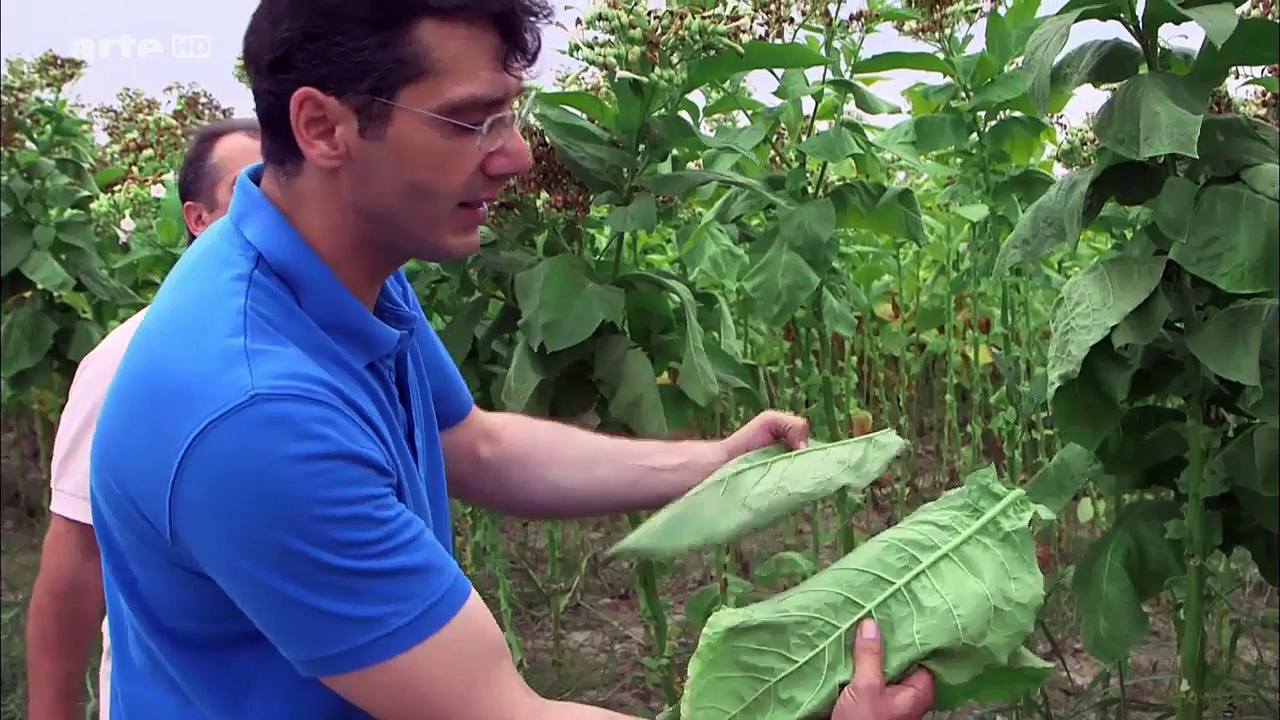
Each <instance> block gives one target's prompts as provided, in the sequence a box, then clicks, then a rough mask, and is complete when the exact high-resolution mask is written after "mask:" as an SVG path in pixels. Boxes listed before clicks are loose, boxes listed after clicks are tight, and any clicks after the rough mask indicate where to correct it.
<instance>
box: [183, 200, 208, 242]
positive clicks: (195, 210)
mask: <svg viewBox="0 0 1280 720" xmlns="http://www.w3.org/2000/svg"><path fill="white" fill-rule="evenodd" d="M206 216H207V213H206V212H205V209H204V206H203V205H201V204H200V203H198V202H196V201H194V200H188V201H186V202H184V203H182V219H183V220H184V221H186V223H187V231H188V232H189V233H191V235H192V236H195V235H199V234H200V233H202V232H204V229H205V228H206V227H208V226H209V221H208V220H206V219H205V218H206Z"/></svg>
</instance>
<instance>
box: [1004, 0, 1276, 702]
mask: <svg viewBox="0 0 1280 720" xmlns="http://www.w3.org/2000/svg"><path fill="white" fill-rule="evenodd" d="M1084 20H1102V21H1107V22H1114V23H1118V24H1119V25H1121V26H1122V27H1123V28H1124V29H1125V30H1126V31H1127V32H1128V34H1129V35H1130V39H1117V40H1100V41H1093V42H1091V43H1087V44H1086V45H1084V46H1081V47H1080V48H1077V49H1076V50H1073V51H1072V52H1071V53H1068V54H1067V55H1066V56H1064V57H1063V58H1061V59H1057V55H1058V53H1059V52H1060V51H1061V50H1062V48H1063V46H1064V43H1065V42H1066V39H1067V34H1068V32H1069V31H1070V29H1071V27H1072V25H1073V24H1075V23H1076V22H1080V21H1084ZM1188 20H1189V21H1193V22H1195V23H1197V24H1198V25H1200V27H1201V28H1202V29H1203V30H1204V32H1205V41H1204V44H1203V45H1202V46H1201V47H1200V49H1199V52H1197V53H1194V54H1192V53H1187V52H1184V51H1176V50H1170V49H1168V48H1166V47H1163V46H1162V45H1161V43H1160V42H1159V41H1158V39H1157V38H1158V32H1159V30H1160V28H1161V26H1163V25H1166V24H1168V23H1178V22H1185V21H1188ZM1277 37H1280V25H1277V23H1276V21H1275V20H1274V19H1270V18H1265V17H1244V18H1241V17H1239V16H1238V15H1237V13H1236V9H1235V7H1234V6H1233V4H1232V3H1230V2H1202V1H1201V2H1198V1H1196V0H1188V1H1187V2H1183V3H1176V2H1173V1H1172V0H1151V1H1150V2H1148V3H1147V4H1146V6H1145V8H1144V9H1143V10H1142V12H1141V13H1140V12H1139V11H1138V10H1137V8H1136V6H1135V5H1134V3H1132V2H1126V1H1125V0H1105V1H1101V2H1099V1H1091V2H1086V1H1083V0H1073V1H1072V2H1069V3H1068V4H1067V5H1066V6H1065V7H1064V8H1063V9H1062V10H1061V11H1059V12H1058V13H1057V14H1056V15H1054V16H1052V17H1050V18H1048V19H1046V20H1045V21H1044V22H1043V24H1041V25H1040V26H1039V27H1038V28H1037V30H1036V32H1035V33H1034V34H1033V35H1032V37H1031V39H1030V41H1029V42H1028V46H1029V48H1030V49H1029V51H1028V58H1027V68H1028V72H1029V73H1030V74H1031V88H1032V92H1033V95H1034V96H1035V98H1036V100H1037V102H1039V103H1040V104H1041V105H1042V106H1043V105H1044V103H1045V102H1046V88H1048V87H1049V85H1050V83H1051V80H1052V78H1054V77H1056V76H1059V75H1064V74H1070V75H1072V76H1074V77H1077V78H1079V79H1080V80H1081V81H1083V82H1091V83H1095V84H1097V83H1119V86H1118V87H1116V89H1115V90H1114V91H1113V92H1112V93H1111V95H1110V98H1109V99H1108V100H1107V102H1106V103H1105V104H1104V105H1103V106H1102V108H1101V109H1100V110H1099V111H1098V113H1097V116H1096V118H1095V119H1094V124H1093V132H1094V135H1095V136H1096V139H1097V149H1096V155H1095V159H1094V162H1093V164H1092V165H1089V166H1087V167H1082V168H1079V169H1077V170H1074V171H1072V172H1070V173H1069V174H1067V175H1066V176H1065V177H1063V178H1062V179H1060V180H1059V181H1058V182H1057V183H1055V184H1054V186H1053V187H1051V188H1050V189H1049V190H1048V192H1046V193H1045V195H1044V196H1043V197H1042V198H1041V199H1040V200H1039V201H1037V202H1036V203H1035V204H1034V205H1032V206H1031V207H1030V208H1028V210H1027V213H1026V215H1025V216H1024V217H1023V218H1022V220H1021V222H1020V223H1019V225H1018V227H1017V229H1015V230H1014V232H1013V234H1012V235H1011V236H1010V238H1009V239H1008V241H1007V242H1006V244H1005V245H1004V247H1003V248H1002V249H1001V259H1000V266H1001V267H1002V268H1003V269H1009V268H1012V267H1013V266H1014V265H1015V264H1016V263H1019V262H1030V263H1042V262H1044V256H1045V255H1046V253H1048V252H1049V251H1050V250H1051V249H1054V248H1056V247H1058V246H1061V245H1072V244H1074V243H1075V242H1076V241H1077V239H1078V238H1079V236H1080V233H1081V231H1082V230H1083V229H1084V228H1086V227H1088V226H1089V225H1091V224H1093V223H1094V222H1095V221H1096V220H1097V218H1098V217H1099V216H1100V213H1102V212H1103V210H1104V207H1106V206H1107V205H1108V204H1110V203H1114V204H1115V205H1118V206H1120V207H1122V208H1124V209H1125V212H1126V214H1129V215H1131V216H1132V217H1133V220H1134V221H1135V222H1134V224H1133V225H1132V228H1133V229H1132V230H1130V231H1128V232H1125V233H1124V234H1123V236H1122V237H1121V239H1120V240H1119V241H1118V242H1117V243H1116V244H1115V245H1114V247H1113V248H1112V250H1111V252H1110V253H1108V255H1107V256H1105V257H1104V258H1102V259H1101V260H1099V261H1098V262H1096V263H1094V264H1092V265H1090V266H1089V267H1087V268H1086V269H1084V271H1083V272H1081V273H1079V274H1078V275H1076V276H1074V277H1072V278H1071V279H1070V280H1069V281H1068V282H1067V283H1066V284H1065V285H1064V286H1063V288H1062V290H1061V292H1060V294H1059V296H1058V299H1057V301H1056V302H1055V304H1054V308H1053V315H1052V319H1051V325H1052V330H1053V339H1052V342H1051V346H1050V350H1049V364H1048V367H1047V374H1048V383H1047V399H1048V403H1049V405H1050V407H1051V409H1052V414H1053V420H1054V424H1055V427H1056V428H1057V431H1058V433H1059V435H1060V436H1061V437H1062V439H1063V440H1064V441H1066V442H1069V443H1072V444H1074V445H1075V446H1077V447H1078V448H1080V449H1082V450H1083V451H1084V452H1085V453H1087V455H1086V454H1080V455H1078V456H1077V457H1079V458H1080V459H1081V462H1080V466H1079V467H1078V472H1080V473H1082V474H1088V475H1089V476H1090V477H1091V479H1092V481H1093V485H1094V486H1095V487H1096V488H1097V489H1098V490H1099V491H1100V492H1101V493H1102V494H1103V495H1104V496H1105V498H1106V499H1107V502H1108V505H1110V506H1111V507H1113V508H1117V511H1116V515H1115V521H1114V524H1113V525H1112V526H1111V527H1110V528H1109V529H1108V530H1107V531H1106V532H1105V533H1104V534H1103V535H1102V537H1101V538H1099V539H1098V540H1097V541H1096V542H1095V543H1094V544H1093V545H1092V546H1091V547H1089V548H1088V549H1087V550H1086V551H1085V553H1084V555H1083V557H1081V558H1080V560H1079V563H1078V565H1077V567H1076V568H1075V576H1074V580H1073V589H1074V593H1075V596H1076V599H1077V602H1078V603H1079V605H1080V608H1081V615H1082V618H1083V628H1082V633H1083V641H1084V643H1085V646H1086V647H1087V648H1088V650H1089V651H1090V653H1091V654H1093V655H1094V656H1095V657H1097V658H1098V659H1099V660H1102V661H1103V662H1105V663H1109V664H1112V663H1121V662H1122V661H1123V660H1124V659H1125V658H1126V657H1127V656H1128V654H1129V653H1130V651H1131V650H1132V649H1133V648H1134V647H1135V646H1136V645H1137V644H1138V643H1139V641H1141V640H1142V638H1143V636H1144V635H1145V634H1146V631H1147V626H1148V618H1147V615H1146V612H1145V611H1144V608H1143V605H1144V603H1146V602H1147V601H1149V600H1151V599H1153V598H1155V597H1156V596H1158V595H1162V594H1165V595H1166V596H1167V597H1169V598H1170V599H1171V600H1172V601H1173V602H1174V603H1175V608H1176V610H1175V618H1174V620H1175V627H1176V629H1177V633H1178V637H1179V653H1178V659H1179V665H1180V668H1181V676H1182V680H1181V685H1180V688H1179V692H1178V697H1177V702H1178V707H1179V717H1180V718H1182V720H1192V719H1193V718H1194V719H1197V720H1198V719H1199V718H1203V717H1208V716H1210V715H1214V716H1218V715H1217V714H1216V713H1221V712H1222V709H1221V708H1216V709H1215V708H1214V707H1213V705H1212V703H1213V695H1212V693H1213V690H1214V688H1213V687H1211V683H1210V681H1209V677H1208V674H1207V670H1206V652H1207V643H1208V636H1207V632H1206V627H1207V619H1208V618H1209V616H1210V613H1211V605H1212V604H1213V603H1214V601H1215V598H1216V597H1217V596H1218V592H1217V590H1216V589H1215V588H1213V587H1212V586H1211V582H1210V572H1211V568H1212V567H1213V566H1214V565H1215V564H1217V563H1218V562H1220V559H1221V557H1222V556H1223V555H1224V554H1230V553H1231V552H1232V551H1233V550H1235V549H1236V548H1243V549H1245V550H1247V551H1248V552H1249V553H1250V554H1251V555H1252V556H1253V559H1254V561H1255V562H1256V564H1257V567H1258V570H1259V571H1260V572H1261V574H1262V576H1263V577H1264V578H1265V579H1266V581H1267V582H1269V583H1270V584H1272V585H1276V584H1277V580H1278V579H1277V566H1278V564H1280V557H1278V555H1277V543H1278V542H1280V540H1278V539H1277V530H1278V529H1280V528H1278V523H1277V513H1276V504H1277V498H1278V496H1280V480H1278V478H1280V468H1278V465H1277V454H1278V452H1280V418H1278V416H1277V402H1278V400H1280V395H1278V394H1277V393H1278V379H1277V371H1278V370H1280V350H1278V349H1277V342H1278V337H1277V327H1278V320H1280V314H1278V311H1277V297H1278V296H1280V241H1278V239H1277V238H1280V190H1278V179H1277V169H1278V168H1277V153H1278V152H1280V135H1278V133H1277V129H1276V127H1275V126H1274V125H1269V124H1267V123H1266V122H1264V121H1263V120H1262V119H1259V118H1257V117H1251V116H1247V115H1240V114H1236V113H1234V112H1214V110H1215V109H1217V108H1215V106H1214V105H1213V104H1212V102H1211V100H1212V98H1213V96H1214V94H1215V90H1217V89H1218V88H1219V87H1220V86H1221V85H1222V84H1223V83H1224V81H1225V80H1226V79H1227V77H1228V74H1229V73H1230V71H1231V70H1232V69H1233V68H1235V67H1237V66H1267V65H1274V64H1275V63H1276V62H1277V55H1278V54H1280V50H1278V45H1280V42H1278V41H1277ZM1055 61H1056V62H1055ZM1206 713H1208V714H1206Z"/></svg>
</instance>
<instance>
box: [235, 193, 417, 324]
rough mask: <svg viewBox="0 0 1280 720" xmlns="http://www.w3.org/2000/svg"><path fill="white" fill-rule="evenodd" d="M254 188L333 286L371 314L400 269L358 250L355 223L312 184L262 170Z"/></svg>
mask: <svg viewBox="0 0 1280 720" xmlns="http://www.w3.org/2000/svg"><path fill="white" fill-rule="evenodd" d="M259 187H260V188H261V189H262V194H263V195H266V196H267V199H268V200H270V201H271V204H273V205H275V206H276V209H277V210H279V211H280V213H281V214H282V215H284V216H285V219H287V220H288V221H289V224H290V225H292V226H293V227H294V229H295V230H297V232H298V234H299V235H300V236H302V239H303V240H304V241H305V242H306V243H307V245H309V246H310V247H311V249H312V251H313V252H315V254H316V255H317V256H318V257H319V258H320V260H321V261H322V262H323V263H324V264H325V265H327V266H328V267H329V269H330V270H331V271H332V272H333V274H334V275H335V276H336V277H337V278H338V280H339V282H341V283H342V284H343V286H345V287H346V288H347V290H349V291H350V292H351V294H352V295H354V296H355V297H356V299H358V300H359V301H360V302H361V303H362V304H363V305H364V306H365V307H367V308H369V310H370V311H372V310H373V305H374V303H375V302H376V301H377V299H378V292H379V291H380V290H381V289H382V284H383V282H385V281H386V279H387V278H388V277H389V276H390V275H391V274H392V273H394V272H395V270H396V268H398V267H400V265H401V264H402V263H389V262H383V261H382V258H381V257H380V256H379V255H378V254H377V253H375V252H370V250H371V248H365V247H362V245H363V243H361V241H360V237H361V235H362V234H364V233H362V231H361V230H360V229H359V228H358V227H357V222H356V221H355V219H354V218H353V217H352V215H351V214H350V213H344V212H343V211H342V209H341V208H342V205H341V203H336V202H334V201H333V200H332V199H331V194H330V193H326V192H322V191H320V188H317V187H315V181H314V179H312V178H304V177H302V176H297V177H292V178H289V179H287V180H286V179H284V178H281V177H280V176H279V174H278V173H276V172H273V171H272V170H271V168H266V169H264V171H263V173H262V180H261V182H260V184H259ZM388 267H389V268H390V269H388Z"/></svg>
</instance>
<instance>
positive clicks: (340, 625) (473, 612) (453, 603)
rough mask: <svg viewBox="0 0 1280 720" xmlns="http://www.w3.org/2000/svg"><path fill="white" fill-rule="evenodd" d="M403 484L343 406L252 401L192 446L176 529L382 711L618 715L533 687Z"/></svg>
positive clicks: (386, 715)
mask: <svg viewBox="0 0 1280 720" xmlns="http://www.w3.org/2000/svg"><path fill="white" fill-rule="evenodd" d="M395 487H396V477H395V475H394V472H393V470H392V469H391V467H390V465H389V463H388V460H387V458H386V457H385V455H384V453H383V451H382V449H381V448H380V446H379V445H378V444H377V442H376V441H375V440H374V439H373V437H372V436H371V434H370V433H369V431H368V430H367V428H365V427H364V426H363V425H361V424H360V423H359V422H357V421H356V420H354V419H353V418H352V417H351V416H350V415H348V414H347V413H346V412H345V411H343V410H341V409H339V408H337V407H335V406H332V405H329V404H327V403H324V402H321V401H317V400H309V399H304V398H298V397H291V396H265V395H264V396H258V397H255V398H253V399H250V400H249V401H247V402H246V403H244V404H242V405H240V406H239V407H237V408H235V409H233V410H231V411H230V412H229V413H227V414H225V415H223V416H222V417H221V418H219V419H218V420H216V421H215V422H213V423H210V424H209V425H208V426H206V427H205V429H204V430H202V431H201V433H200V435H199V436H198V437H197V438H196V439H195V440H194V441H193V442H192V443H191V446H190V448H189V450H188V451H187V452H186V453H185V455H184V457H183V461H182V465H181V467H180V468H179V469H178V473H177V475H176V477H175V480H174V487H173V491H172V500H171V508H172V517H171V520H170V523H169V525H170V527H171V528H172V538H171V540H172V542H173V544H174V546H175V548H177V549H179V550H180V551H182V552H185V553H189V554H190V555H191V557H193V558H194V559H195V561H196V563H197V564H198V566H199V567H200V568H201V570H202V571H203V572H205V573H207V574H208V575H209V576H210V578H212V579H213V580H214V581H215V582H216V583H217V584H218V586H219V587H221V588H223V589H224V590H225V592H227V593H228V595H229V596H230V597H231V599H232V600H233V601H234V602H235V603H236V605H237V606H239V607H240V608H242V609H243V610H244V612H245V613H246V615H248V617H249V618H250V620H251V621H252V622H254V624H255V625H256V626H257V627H258V628H259V629H260V630H261V631H262V633H263V634H264V635H265V636H266V637H267V639H268V640H269V641H270V642H271V643H272V644H273V645H275V647H276V648H277V649H278V650H279V651H280V652H281V654H283V655H284V656H285V657H286V658H287V659H288V660H289V661H290V662H291V663H292V664H293V665H294V667H296V668H297V669H298V671H299V672H300V673H302V674H303V675H304V676H307V677H314V678H318V679H319V680H320V681H321V682H323V683H325V684H326V685H328V686H329V687H331V688H332V689H333V690H334V691H335V692H337V693H338V694H339V695H341V696H343V697H344V698H346V699H347V700H348V701H350V702H351V703H352V704H354V705H356V706H358V707H360V708H361V709H363V710H364V711H365V712H367V713H369V714H370V715H372V716H373V717H375V718H378V720H542V719H543V718H546V719H547V720H551V719H552V718H558V719H563V720H619V719H620V718H624V717H625V716H621V715H617V714H614V713H611V712H608V711H605V710H602V709H598V708H590V707H586V706H579V705H569V704H563V703H554V702H551V701H549V700H545V699H543V698H541V697H539V696H538V695H537V694H536V693H535V692H534V691H533V690H532V689H530V688H529V686H528V685H526V684H525V682H524V680H523V679H522V678H521V677H520V674H519V673H518V672H517V670H516V668H515V665H514V663H513V662H512V659H511V655H510V653H509V651H508V649H507V644H506V642H505V641H504V639H503V637H502V632H501V630H500V629H499V627H498V625H497V623H496V621H495V620H494V618H493V615H492V614H491V613H490V612H489V611H488V609H487V608H486V607H485V605H484V603H483V602H482V601H481V600H480V598H479V597H478V596H477V595H476V593H475V591H474V590H473V589H472V587H471V584H470V582H469V581H468V580H467V578H466V577H465V576H464V575H463V573H462V571H461V569H460V568H459V567H458V565H457V563H456V562H455V560H454V558H453V557H452V556H451V555H450V554H449V553H448V552H447V551H446V550H445V549H444V548H443V547H442V546H441V545H440V544H439V543H438V542H437V541H436V539H435V535H434V534H433V533H432V532H431V530H430V528H428V527H427V526H426V524H425V523H424V522H423V520H422V519H421V518H420V517H418V516H417V515H415V514H414V513H412V512H411V511H409V509H408V508H407V507H405V505H404V504H403V503H401V502H400V501H399V500H398V499H397V497H396V495H395ZM246 498H251V501H250V502H246Z"/></svg>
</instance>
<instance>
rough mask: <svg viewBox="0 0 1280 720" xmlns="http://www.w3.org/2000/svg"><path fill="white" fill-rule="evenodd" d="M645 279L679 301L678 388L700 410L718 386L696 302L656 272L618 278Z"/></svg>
mask: <svg viewBox="0 0 1280 720" xmlns="http://www.w3.org/2000/svg"><path fill="white" fill-rule="evenodd" d="M632 279H636V280H644V281H647V282H652V283H657V284H658V285H661V286H662V287H664V288H665V289H666V290H668V291H670V292H671V293H672V294H674V295H675V296H676V297H678V298H680V306H681V308H682V309H683V310H684V318H685V323H684V354H683V356H682V357H681V359H680V379H679V380H678V384H679V386H680V389H681V390H683V391H684V392H685V394H686V395H688V396H689V399H690V400H693V401H694V402H695V403H697V404H698V406H699V407H705V406H706V405H708V404H709V403H710V402H711V401H712V400H714V399H715V397H716V395H718V394H719V393H720V384H719V382H718V380H717V378H716V374H715V371H714V369H713V368H712V366H711V361H710V360H709V359H708V358H707V350H706V340H705V336H704V335H703V333H702V325H701V323H699V321H698V303H697V301H696V300H695V299H694V297H693V293H692V292H691V291H690V290H689V287H688V286H687V285H685V284H684V283H683V282H681V281H679V280H676V279H674V278H670V277H666V276H663V275H659V274H657V273H648V272H641V273H630V274H628V275H623V276H620V277H619V278H618V282H620V283H622V282H627V281H629V280H632Z"/></svg>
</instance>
